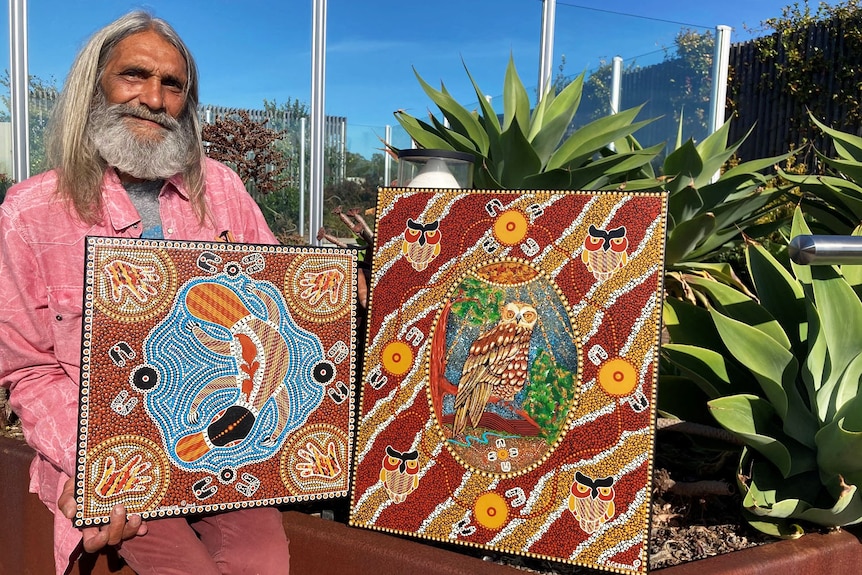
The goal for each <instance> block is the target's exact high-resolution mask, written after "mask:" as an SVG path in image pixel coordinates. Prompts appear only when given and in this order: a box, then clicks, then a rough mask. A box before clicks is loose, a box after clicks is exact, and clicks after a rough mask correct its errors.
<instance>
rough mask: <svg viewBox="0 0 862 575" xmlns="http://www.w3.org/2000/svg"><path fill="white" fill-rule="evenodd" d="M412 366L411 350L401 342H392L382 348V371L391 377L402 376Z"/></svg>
mask: <svg viewBox="0 0 862 575" xmlns="http://www.w3.org/2000/svg"><path fill="white" fill-rule="evenodd" d="M412 365H413V350H412V349H410V346H409V345H407V344H406V343H404V342H403V341H393V342H391V343H388V344H386V347H384V348H383V369H385V370H386V371H388V372H389V373H391V374H392V375H404V374H405V373H407V372H408V371H410V367H411V366H412Z"/></svg>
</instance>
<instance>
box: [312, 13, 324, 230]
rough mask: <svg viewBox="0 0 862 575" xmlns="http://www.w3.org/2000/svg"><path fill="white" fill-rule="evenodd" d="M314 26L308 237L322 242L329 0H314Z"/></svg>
mask: <svg viewBox="0 0 862 575" xmlns="http://www.w3.org/2000/svg"><path fill="white" fill-rule="evenodd" d="M312 2H313V13H312V30H311V44H312V47H311V106H310V107H311V125H310V126H309V130H310V135H311V138H310V146H309V147H310V148H311V150H310V153H311V165H310V172H311V174H310V182H309V187H310V190H311V194H310V198H309V206H308V239H309V243H310V244H311V245H318V244H319V243H320V242H319V241H318V239H317V230H318V229H320V227H321V226H322V225H323V154H324V151H325V150H324V138H325V136H326V133H325V125H324V121H325V116H324V102H325V101H326V97H325V89H326V0H312Z"/></svg>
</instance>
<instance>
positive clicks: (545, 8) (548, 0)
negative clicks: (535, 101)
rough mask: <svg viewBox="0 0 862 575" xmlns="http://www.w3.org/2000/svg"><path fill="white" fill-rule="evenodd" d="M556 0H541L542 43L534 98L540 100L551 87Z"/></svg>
mask: <svg viewBox="0 0 862 575" xmlns="http://www.w3.org/2000/svg"><path fill="white" fill-rule="evenodd" d="M556 16H557V0H542V43H541V52H540V54H539V87H538V89H537V92H538V93H537V95H536V98H541V97H542V96H544V95H545V92H547V90H548V86H550V85H551V68H552V67H553V65H554V21H555V20H556Z"/></svg>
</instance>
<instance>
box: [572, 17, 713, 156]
mask: <svg viewBox="0 0 862 575" xmlns="http://www.w3.org/2000/svg"><path fill="white" fill-rule="evenodd" d="M587 23H588V25H586V24H587ZM703 24H704V23H701V24H700V25H698V24H687V23H684V22H675V21H670V20H668V19H664V18H663V17H662V15H661V14H658V15H656V17H648V18H647V17H635V16H628V15H623V14H619V13H613V12H610V11H607V10H600V9H591V8H586V7H577V6H572V5H568V4H557V17H556V32H555V35H556V37H555V53H556V54H557V58H559V60H558V61H559V62H560V64H559V67H558V78H557V81H558V82H562V83H565V81H566V80H571V79H572V78H574V75H575V74H577V73H580V71H581V70H584V69H586V70H587V79H586V81H585V89H584V98H583V101H582V104H581V108H580V109H579V111H578V115H577V116H576V118H575V123H576V124H578V125H583V124H586V123H587V122H588V121H590V120H593V119H596V118H598V117H600V116H604V115H607V114H609V113H610V94H611V70H612V61H613V57H614V56H621V57H622V58H623V62H622V81H621V88H622V89H621V97H620V109H621V110H625V109H629V108H633V107H636V106H640V105H643V109H642V110H641V112H640V113H639V114H638V117H637V120H646V119H651V118H655V119H656V120H655V121H654V122H652V123H651V124H649V125H647V126H646V127H644V128H641V129H640V130H639V131H638V132H636V133H635V137H636V138H637V139H638V141H639V142H640V143H641V144H642V145H643V146H650V145H653V144H657V143H660V142H665V143H666V144H667V146H666V148H665V153H667V151H669V149H672V147H673V146H674V145H675V142H676V136H677V129H678V126H679V122H680V118H682V121H683V141H684V140H686V139H688V138H693V139H694V140H695V141H700V140H702V139H703V138H705V137H706V136H707V135H708V131H707V124H708V120H709V100H710V95H711V94H710V91H711V87H712V57H713V44H714V39H715V33H714V31H713V30H712V29H710V28H709V27H708V26H703ZM576 58H577V59H576Z"/></svg>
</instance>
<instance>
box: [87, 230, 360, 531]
mask: <svg viewBox="0 0 862 575" xmlns="http://www.w3.org/2000/svg"><path fill="white" fill-rule="evenodd" d="M85 270H86V271H85V281H84V306H83V313H84V318H83V335H82V362H81V363H82V365H81V395H80V412H79V434H78V464H77V471H76V477H75V480H76V481H75V486H76V498H77V502H78V509H77V513H76V516H75V518H74V520H73V523H74V524H75V526H77V527H82V526H87V525H98V524H100V523H104V522H106V521H107V519H108V515H109V514H110V510H111V509H112V508H113V507H114V506H115V505H117V504H119V503H122V504H123V505H125V507H126V509H127V511H128V512H129V513H139V514H140V515H141V516H142V517H143V518H145V519H147V518H158V517H169V516H176V515H186V514H191V513H201V512H210V511H222V510H227V509H234V508H241V507H242V508H245V507H253V506H260V505H274V504H280V503H287V502H294V501H306V500H312V499H322V498H330V497H339V496H345V495H346V494H347V489H348V481H349V469H350V466H351V455H352V447H353V446H352V441H353V439H352V438H353V435H354V429H353V417H354V415H355V414H354V404H355V401H354V393H353V391H352V386H351V383H352V381H353V377H354V373H355V369H356V365H355V361H356V359H355V357H354V349H355V347H356V346H355V339H356V327H357V325H356V323H357V318H356V311H355V305H354V302H355V298H356V290H357V278H356V272H357V262H356V254H355V252H353V251H351V250H342V249H338V248H311V247H287V246H267V245H250V244H231V243H221V242H179V241H165V240H135V239H119V238H98V237H90V238H87V249H86V266H85Z"/></svg>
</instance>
